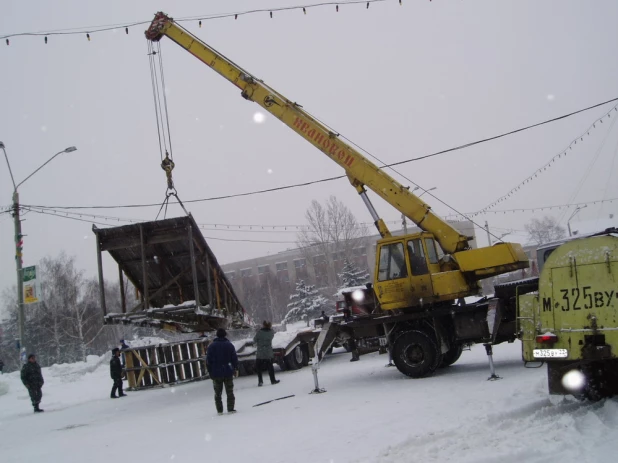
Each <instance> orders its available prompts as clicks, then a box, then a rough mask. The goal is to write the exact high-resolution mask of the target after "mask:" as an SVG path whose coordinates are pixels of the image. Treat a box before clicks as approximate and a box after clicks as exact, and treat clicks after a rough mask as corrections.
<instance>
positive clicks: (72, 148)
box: [64, 146, 77, 153]
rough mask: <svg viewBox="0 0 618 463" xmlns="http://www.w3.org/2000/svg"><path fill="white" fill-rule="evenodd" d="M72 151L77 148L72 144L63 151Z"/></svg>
mask: <svg viewBox="0 0 618 463" xmlns="http://www.w3.org/2000/svg"><path fill="white" fill-rule="evenodd" d="M72 151H77V148H75V147H74V146H69V147H68V148H67V149H65V150H64V152H65V153H70V152H72Z"/></svg>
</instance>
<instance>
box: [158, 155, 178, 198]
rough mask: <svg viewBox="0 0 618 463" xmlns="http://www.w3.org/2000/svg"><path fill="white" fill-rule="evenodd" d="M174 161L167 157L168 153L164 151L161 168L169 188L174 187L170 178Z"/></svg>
mask: <svg viewBox="0 0 618 463" xmlns="http://www.w3.org/2000/svg"><path fill="white" fill-rule="evenodd" d="M175 166H176V164H174V161H172V160H171V159H170V158H169V155H168V153H167V152H166V153H165V159H163V161H161V169H163V170H164V171H165V176H166V177H167V188H168V189H170V190H173V189H174V181H173V180H172V170H174V167H175Z"/></svg>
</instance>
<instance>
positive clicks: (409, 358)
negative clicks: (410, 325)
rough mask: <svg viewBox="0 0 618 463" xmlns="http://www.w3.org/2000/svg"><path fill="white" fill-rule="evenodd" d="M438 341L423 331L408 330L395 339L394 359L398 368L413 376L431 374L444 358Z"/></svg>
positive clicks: (419, 376) (418, 376)
mask: <svg viewBox="0 0 618 463" xmlns="http://www.w3.org/2000/svg"><path fill="white" fill-rule="evenodd" d="M441 357H442V356H441V355H440V352H439V351H438V348H437V347H436V343H435V342H434V340H433V339H431V337H430V336H429V335H428V334H426V333H424V332H422V331H416V330H415V331H408V332H407V333H403V334H402V335H401V336H399V337H398V338H397V339H396V340H395V344H394V345H393V361H394V362H395V366H396V367H397V369H398V370H399V371H400V372H402V373H403V374H404V375H406V376H410V377H411V378H422V377H424V376H429V375H431V374H432V373H433V372H434V371H435V370H436V368H437V367H438V365H439V364H440V362H441V360H442V358H441Z"/></svg>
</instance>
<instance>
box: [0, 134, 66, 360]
mask: <svg viewBox="0 0 618 463" xmlns="http://www.w3.org/2000/svg"><path fill="white" fill-rule="evenodd" d="M0 148H2V151H3V152H4V158H5V159H6V165H7V166H8V168H9V173H10V174H11V181H12V182H13V219H14V222H15V268H16V269H17V304H18V309H19V311H18V314H19V346H20V350H24V349H25V342H24V340H25V337H24V287H23V283H24V280H23V277H22V252H21V251H22V247H23V241H22V237H23V235H22V233H21V220H20V218H19V193H18V191H17V189H18V188H19V187H20V186H21V185H23V183H24V182H25V181H26V180H28V179H29V178H30V177H32V176H33V175H34V174H36V173H37V172H38V171H39V170H41V169H42V168H43V167H45V166H46V165H47V164H49V163H50V162H51V161H53V160H54V159H55V158H56V156H58V155H60V154H62V153H70V152H72V151H75V150H77V148H75V147H74V146H69V147H68V148H66V149H64V150H62V151H59V152H57V153H56V154H54V155H53V156H52V157H51V158H49V159H48V160H47V161H46V162H45V163H44V164H42V165H41V166H40V167H39V168H38V169H36V170H35V171H34V172H32V173H31V174H30V175H28V176H27V177H26V178H25V179H23V180H22V181H21V182H19V183H18V184H17V185H15V179H14V178H13V171H12V170H11V164H10V163H9V158H8V156H7V154H6V148H5V146H4V143H2V142H1V141H0Z"/></svg>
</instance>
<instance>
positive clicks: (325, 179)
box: [26, 97, 618, 209]
mask: <svg viewBox="0 0 618 463" xmlns="http://www.w3.org/2000/svg"><path fill="white" fill-rule="evenodd" d="M616 101H618V97H616V98H612V99H610V100H607V101H603V102H602V103H597V104H594V105H592V106H588V107H586V108H583V109H579V110H577V111H573V112H570V113H568V114H564V115H562V116H559V117H554V118H552V119H547V120H545V121H543V122H537V123H536V124H532V125H528V126H525V127H521V128H519V129H516V130H511V131H509V132H505V133H502V134H499V135H494V136H492V137H488V138H483V139H481V140H477V141H474V142H470V143H465V144H463V145H459V146H456V147H453V148H449V149H446V150H442V151H438V152H435V153H432V154H427V155H424V156H420V157H416V158H411V159H407V160H404V161H399V162H395V163H392V164H385V165H383V166H381V167H380V168H381V169H384V168H385V167H394V166H398V165H402V164H406V163H409V162H414V161H420V160H423V159H427V158H430V157H434V156H438V155H442V154H447V153H452V152H454V151H458V150H463V149H465V148H469V147H471V146H475V145H479V144H481V143H487V142H489V141H493V140H497V139H499V138H503V137H507V136H509V135H513V134H515V133H519V132H523V131H525V130H530V129H533V128H535V127H539V126H542V125H545V124H549V123H552V122H556V121H559V120H562V119H566V118H568V117H571V116H574V115H576V114H580V113H582V112H585V111H590V110H591V109H594V108H598V107H599V106H603V105H606V104H608V103H613V102H616ZM612 109H614V108H612ZM342 178H346V176H345V175H338V176H336V177H328V178H323V179H320V180H312V181H309V182H303V183H295V184H292V185H284V186H280V187H274V188H267V189H264V190H255V191H249V192H244V193H234V194H229V195H222V196H212V197H210V198H202V199H190V200H188V201H183V203H185V204H187V203H199V202H206V201H218V200H222V199H231V198H239V197H243V196H252V195H258V194H264V193H271V192H275V191H282V190H288V189H291V188H299V187H304V186H309V185H315V184H317V183H325V182H331V181H333V180H339V179H342ZM170 202H171V201H170ZM26 206H29V207H39V208H48V209H123V208H142V207H160V206H161V204H160V203H148V204H124V205H111V206H101V205H93V206H48V205H26Z"/></svg>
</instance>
